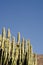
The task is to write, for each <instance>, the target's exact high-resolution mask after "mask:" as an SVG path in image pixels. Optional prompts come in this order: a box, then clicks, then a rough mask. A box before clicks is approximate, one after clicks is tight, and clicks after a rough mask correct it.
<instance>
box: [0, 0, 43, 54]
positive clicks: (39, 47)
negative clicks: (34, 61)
mask: <svg viewBox="0 0 43 65" xmlns="http://www.w3.org/2000/svg"><path fill="white" fill-rule="evenodd" d="M3 27H5V28H6V31H7V29H8V28H10V30H11V35H12V36H14V37H15V38H16V39H17V33H18V32H20V34H21V39H22V37H24V38H25V39H27V40H28V39H29V40H30V42H31V45H32V47H33V52H35V53H37V54H43V0H0V34H1V33H2V28H3Z"/></svg>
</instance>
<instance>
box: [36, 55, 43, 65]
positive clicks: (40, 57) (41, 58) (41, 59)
mask: <svg viewBox="0 0 43 65" xmlns="http://www.w3.org/2000/svg"><path fill="white" fill-rule="evenodd" d="M37 61H38V64H37V65H43V55H37Z"/></svg>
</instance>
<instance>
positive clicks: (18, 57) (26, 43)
mask: <svg viewBox="0 0 43 65" xmlns="http://www.w3.org/2000/svg"><path fill="white" fill-rule="evenodd" d="M0 65H37V54H35V53H33V49H32V45H31V44H30V40H25V39H24V38H23V39H22V41H20V32H18V35H17V41H16V40H15V37H14V36H12V37H11V33H10V29H8V30H7V34H6V30H5V28H3V29H2V35H0Z"/></svg>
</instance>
